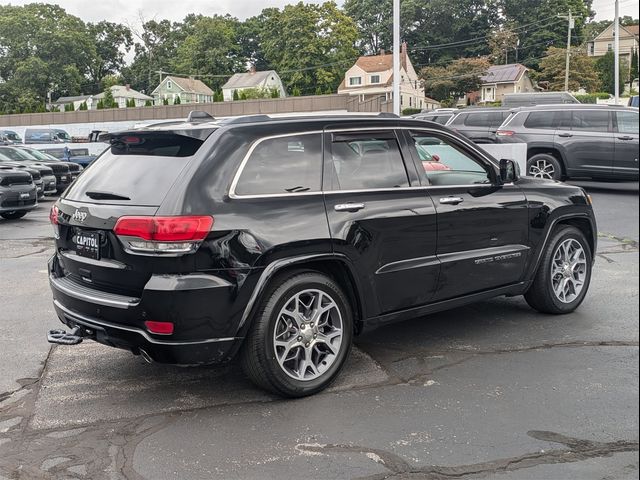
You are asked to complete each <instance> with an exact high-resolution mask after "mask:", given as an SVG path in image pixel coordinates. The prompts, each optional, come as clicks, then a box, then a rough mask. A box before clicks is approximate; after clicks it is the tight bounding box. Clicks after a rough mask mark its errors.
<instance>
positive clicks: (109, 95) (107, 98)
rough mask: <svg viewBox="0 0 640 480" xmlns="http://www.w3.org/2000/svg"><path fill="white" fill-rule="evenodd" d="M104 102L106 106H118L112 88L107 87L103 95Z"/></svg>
mask: <svg viewBox="0 0 640 480" xmlns="http://www.w3.org/2000/svg"><path fill="white" fill-rule="evenodd" d="M102 103H103V105H104V108H115V107H117V106H118V105H117V104H116V101H115V100H114V98H113V92H112V91H111V88H107V89H106V90H105V91H104V96H103V97H102Z"/></svg>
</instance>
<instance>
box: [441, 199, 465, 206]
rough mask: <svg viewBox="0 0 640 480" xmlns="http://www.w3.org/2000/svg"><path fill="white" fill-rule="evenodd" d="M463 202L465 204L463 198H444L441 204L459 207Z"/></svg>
mask: <svg viewBox="0 0 640 480" xmlns="http://www.w3.org/2000/svg"><path fill="white" fill-rule="evenodd" d="M462 202H464V198H462V197H444V198H441V199H440V203H441V204H443V205H458V204H459V203H462Z"/></svg>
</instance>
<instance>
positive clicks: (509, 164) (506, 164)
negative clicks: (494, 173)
mask: <svg viewBox="0 0 640 480" xmlns="http://www.w3.org/2000/svg"><path fill="white" fill-rule="evenodd" d="M519 177H520V167H519V166H518V164H517V163H516V162H514V161H513V160H509V159H506V158H503V159H502V160H500V180H501V181H502V183H513V182H515V181H516V180H518V178H519Z"/></svg>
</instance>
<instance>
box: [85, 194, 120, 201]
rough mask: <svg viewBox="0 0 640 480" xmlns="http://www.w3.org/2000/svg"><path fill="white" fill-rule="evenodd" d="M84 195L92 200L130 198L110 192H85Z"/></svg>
mask: <svg viewBox="0 0 640 480" xmlns="http://www.w3.org/2000/svg"><path fill="white" fill-rule="evenodd" d="M85 195H86V196H87V197H89V198H93V199H94V200H131V199H130V198H129V197H125V196H124V195H118V194H117V193H111V192H85Z"/></svg>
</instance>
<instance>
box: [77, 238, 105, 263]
mask: <svg viewBox="0 0 640 480" xmlns="http://www.w3.org/2000/svg"><path fill="white" fill-rule="evenodd" d="M101 240H102V237H101V235H100V232H92V231H78V232H76V255H78V256H80V257H85V258H91V259H93V260H100V244H101Z"/></svg>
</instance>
